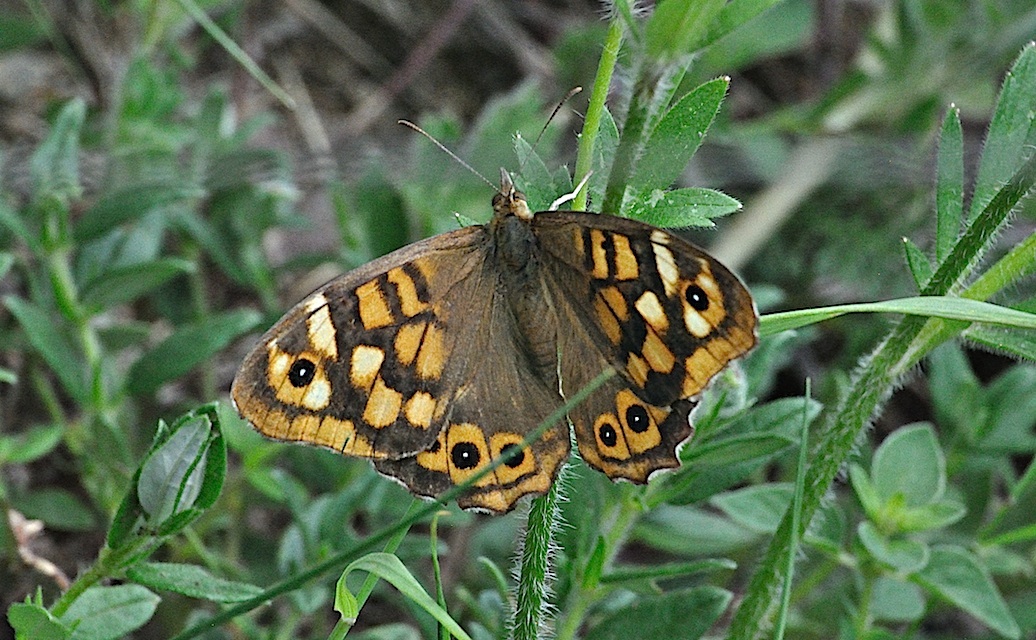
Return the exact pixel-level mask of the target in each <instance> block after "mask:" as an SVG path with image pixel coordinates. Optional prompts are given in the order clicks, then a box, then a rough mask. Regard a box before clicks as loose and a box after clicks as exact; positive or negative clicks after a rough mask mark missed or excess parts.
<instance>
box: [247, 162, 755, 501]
mask: <svg viewBox="0 0 1036 640" xmlns="http://www.w3.org/2000/svg"><path fill="white" fill-rule="evenodd" d="M501 175H502V178H501V187H500V191H499V193H497V194H496V196H494V198H493V216H492V219H491V220H490V221H489V222H488V223H486V224H484V225H473V226H468V227H464V228H461V229H457V230H454V231H450V232H447V233H443V234H440V235H437V236H434V237H432V238H428V239H427V240H423V241H421V242H417V243H414V244H411V245H409V246H406V247H403V248H402V249H399V250H397V251H395V252H393V253H390V254H388V255H386V256H383V257H381V258H378V259H376V260H374V261H372V262H369V263H367V264H365V265H363V266H361V267H359V268H358V269H356V270H354V271H351V272H350V273H347V274H345V275H342V276H340V277H338V278H335V279H333V280H331V281H330V282H328V283H326V284H325V285H323V286H322V287H320V288H319V289H317V290H316V291H315V292H313V293H312V294H310V295H309V296H308V297H307V298H305V299H304V300H302V301H301V302H299V303H298V304H297V305H296V306H295V307H294V308H293V309H291V310H290V311H289V312H288V313H287V314H286V315H285V316H284V317H283V318H282V319H280V320H279V321H278V322H277V323H276V324H274V325H273V327H272V328H270V330H269V331H267V332H266V334H265V335H264V336H263V337H262V338H261V339H260V341H259V343H258V345H256V347H255V348H254V349H253V350H252V352H251V353H250V354H249V355H248V356H247V357H246V358H245V360H244V363H243V364H242V366H241V369H240V371H239V372H238V373H237V376H236V377H235V379H234V382H233V386H232V390H231V395H232V398H233V401H234V403H235V406H236V407H237V410H238V411H239V412H240V413H241V415H242V416H243V417H244V418H245V419H247V420H248V421H249V422H250V423H251V424H252V425H253V426H254V427H255V428H256V429H258V430H259V431H260V432H262V433H263V434H265V435H267V436H269V437H272V438H276V439H279V440H288V441H301V442H307V443H310V444H314V445H320V446H323V447H327V448H330V449H333V450H335V451H338V452H341V453H343V454H346V455H351V456H359V457H364V458H369V459H371V460H372V461H373V463H374V466H375V468H376V469H377V470H378V471H379V472H381V473H382V474H384V475H387V476H389V477H391V478H394V479H396V480H398V481H400V482H402V484H404V485H405V486H406V487H408V488H409V489H410V490H411V491H412V492H413V493H415V494H417V495H420V496H425V497H434V496H438V495H440V494H442V493H443V492H444V491H446V490H448V489H449V488H451V487H453V486H455V485H457V484H460V483H462V482H464V481H465V480H466V479H468V478H471V477H472V476H473V475H474V474H476V473H478V472H479V471H480V469H482V468H484V467H485V466H486V465H488V464H490V462H491V461H492V460H494V459H495V458H498V457H501V456H505V454H506V457H507V459H506V461H505V462H504V463H503V464H501V465H499V466H498V467H497V468H496V469H494V470H493V471H492V472H490V473H488V474H486V475H484V476H483V477H481V478H480V479H479V480H478V481H477V482H475V483H474V484H473V485H472V486H471V487H470V488H468V489H467V490H466V491H465V492H464V493H462V494H461V495H460V496H459V497H458V500H457V502H458V504H459V505H460V506H461V507H463V508H471V509H476V510H484V511H489V512H493V513H505V512H507V511H510V510H511V509H512V508H514V506H515V504H516V502H517V501H518V500H519V499H520V498H521V497H523V496H525V495H529V494H543V493H545V492H546V491H547V489H548V488H549V487H550V485H551V483H552V482H553V481H554V479H555V477H556V475H557V473H558V470H559V469H560V468H561V466H562V465H563V464H564V463H565V461H566V460H567V459H568V457H569V450H570V440H571V438H570V428H569V422H570V423H571V425H572V429H574V434H575V442H576V445H577V448H578V451H579V455H580V456H581V457H582V459H583V460H584V461H585V462H586V463H587V464H589V465H590V466H591V467H594V468H596V469H599V470H600V471H603V472H604V473H605V474H607V475H608V476H609V477H610V478H612V479H618V478H624V479H627V480H630V481H633V482H636V483H644V482H647V480H648V478H649V477H650V476H651V474H652V473H654V472H655V471H658V470H661V469H669V468H674V467H677V466H679V464H680V460H679V457H678V455H677V448H678V447H679V446H680V445H681V443H683V442H684V441H685V440H688V439H689V438H690V437H691V435H692V434H693V432H694V427H693V426H692V425H691V423H690V417H689V416H690V412H691V410H692V409H693V408H694V406H695V402H696V398H697V397H698V395H699V394H700V393H701V391H702V390H703V389H704V388H705V387H706V385H707V384H708V383H709V381H710V379H712V378H713V377H714V376H715V375H716V374H717V373H718V372H719V371H720V370H722V369H723V368H724V367H725V366H726V365H727V364H728V363H729V362H730V361H732V360H734V359H735V358H738V357H739V356H741V355H743V354H745V353H746V352H748V351H749V350H750V349H751V348H752V347H753V346H754V345H755V343H756V340H757V338H756V333H757V329H756V327H757V323H758V317H757V313H756V310H755V305H754V303H753V302H752V298H751V296H750V295H749V293H748V291H747V290H746V289H745V287H744V285H743V284H742V283H741V282H740V281H739V280H738V278H737V277H736V276H735V275H734V274H732V273H731V272H730V271H729V270H728V269H727V268H726V267H724V266H723V265H722V264H720V263H719V262H718V261H717V260H716V259H715V258H713V257H712V256H710V255H709V254H707V253H705V252H704V251H702V250H701V249H699V248H697V247H695V246H694V245H692V244H691V243H689V242H687V241H685V240H683V239H681V238H680V237H678V236H676V235H674V234H672V233H670V232H668V231H665V230H662V229H659V228H656V227H653V226H651V225H648V224H645V223H642V222H638V221H635V220H631V219H626V218H619V217H616V216H610V215H600V214H594V213H582V212H575V211H543V212H538V213H533V212H532V211H531V210H530V208H529V206H528V204H527V202H526V200H525V196H524V195H523V194H522V193H521V192H519V191H517V190H516V189H515V187H514V185H513V183H512V181H511V178H510V176H509V175H508V174H507V173H506V172H504V171H501ZM608 368H614V369H615V370H616V371H617V375H615V376H613V377H612V378H610V379H609V380H608V381H606V382H605V383H604V384H603V385H602V386H600V387H598V388H597V389H596V390H594V391H593V392H592V393H591V394H590V395H589V397H588V398H587V399H586V400H585V401H583V402H581V403H579V404H577V405H575V406H574V408H571V409H570V410H569V411H568V415H567V420H566V419H562V420H559V421H557V422H556V423H555V424H552V425H550V426H549V427H548V428H547V429H546V430H545V431H544V432H543V434H542V436H540V437H539V438H538V439H536V440H535V441H533V442H532V443H531V444H529V445H528V446H525V447H524V448H521V450H520V451H517V452H516V451H515V449H517V448H519V447H520V446H521V443H522V440H523V438H525V436H526V435H527V434H529V433H530V432H532V431H533V430H535V429H536V428H537V427H538V426H539V425H540V424H541V423H542V422H544V421H545V420H546V419H547V418H548V417H549V416H550V415H551V414H552V413H554V412H556V410H557V409H558V408H559V407H561V406H562V405H563V404H565V399H566V398H570V397H571V396H572V395H573V394H575V393H576V392H578V391H579V390H580V389H582V388H583V387H586V386H587V385H588V384H589V383H590V382H591V381H592V380H594V378H595V377H597V376H598V375H599V374H600V373H601V372H602V371H605V370H607V369H608Z"/></svg>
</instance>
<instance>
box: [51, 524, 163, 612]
mask: <svg viewBox="0 0 1036 640" xmlns="http://www.w3.org/2000/svg"><path fill="white" fill-rule="evenodd" d="M164 541H165V539H164V538H159V537H156V536H141V537H139V538H137V539H136V540H134V541H133V542H131V543H129V544H127V545H125V546H123V547H121V548H119V549H111V548H109V547H105V548H103V549H101V553H100V554H98V556H97V562H95V563H94V564H93V565H92V566H91V567H90V568H89V569H87V570H86V572H84V573H83V574H81V575H80V576H79V577H78V578H76V579H75V581H74V582H72V584H71V585H70V586H69V587H68V589H67V590H66V591H65V592H64V593H63V594H61V597H60V598H58V599H57V600H56V601H55V602H54V604H53V606H51V608H50V613H51V614H53V615H54V617H55V618H60V617H61V616H63V615H64V614H65V612H66V611H68V608H69V607H70V606H72V603H73V602H75V601H76V599H77V598H79V596H81V595H83V592H85V591H86V590H87V589H89V588H90V587H92V586H94V585H95V584H97V583H98V582H100V581H101V580H103V579H105V578H107V577H110V576H112V575H115V574H116V573H118V572H119V571H121V570H122V569H123V568H124V567H125V566H126V565H127V564H128V563H130V562H131V561H132V560H133V559H134V558H138V557H141V556H144V555H148V554H150V553H151V552H153V551H154V550H155V549H157V548H158V547H160V546H161V545H162V543H163V542H164Z"/></svg>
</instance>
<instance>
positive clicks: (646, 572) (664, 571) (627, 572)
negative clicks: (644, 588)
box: [600, 558, 737, 583]
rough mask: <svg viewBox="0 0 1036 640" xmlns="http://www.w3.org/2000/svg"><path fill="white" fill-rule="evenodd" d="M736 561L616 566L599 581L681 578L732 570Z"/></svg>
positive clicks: (709, 560)
mask: <svg viewBox="0 0 1036 640" xmlns="http://www.w3.org/2000/svg"><path fill="white" fill-rule="evenodd" d="M734 569H737V563H736V562H734V561H733V560H728V559H727V558H711V559H709V558H707V559H705V560H695V561H693V562H668V563H665V564H652V565H648V566H644V567H633V566H627V567H617V568H615V569H612V570H611V571H609V572H608V573H606V574H604V575H602V576H601V579H600V582H611V583H616V582H634V581H638V580H659V579H667V578H682V577H686V576H692V575H697V574H702V573H713V572H716V571H733V570H734Z"/></svg>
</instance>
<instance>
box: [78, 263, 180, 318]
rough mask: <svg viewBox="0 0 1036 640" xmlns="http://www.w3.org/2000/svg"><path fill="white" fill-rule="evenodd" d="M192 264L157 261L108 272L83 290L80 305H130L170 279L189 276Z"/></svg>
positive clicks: (98, 306)
mask: <svg viewBox="0 0 1036 640" xmlns="http://www.w3.org/2000/svg"><path fill="white" fill-rule="evenodd" d="M193 271H194V264H193V263H191V262H188V261H187V260H181V259H179V258H161V259H158V260H155V261H153V262H144V263H141V264H135V265H132V266H128V267H120V268H115V269H110V270H108V271H106V272H105V273H103V274H101V275H100V276H99V277H97V278H95V279H93V280H91V281H90V282H89V283H88V284H87V285H86V286H85V287H83V294H82V299H81V300H82V303H83V304H84V305H86V306H88V307H91V308H93V309H97V310H101V309H108V308H110V307H114V306H116V305H119V304H122V303H124V302H132V301H133V300H136V299H137V298H139V297H140V296H142V295H144V294H146V293H148V292H150V291H152V290H154V289H157V288H158V287H160V286H161V285H163V284H165V283H166V282H168V281H169V280H170V279H171V278H173V277H174V276H178V275H180V274H183V273H192V272H193Z"/></svg>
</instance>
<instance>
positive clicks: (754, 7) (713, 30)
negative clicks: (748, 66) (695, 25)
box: [701, 0, 781, 47]
mask: <svg viewBox="0 0 1036 640" xmlns="http://www.w3.org/2000/svg"><path fill="white" fill-rule="evenodd" d="M780 1H781V0H731V1H730V2H727V3H725V4H724V5H723V8H722V9H720V10H719V12H718V13H717V14H716V17H715V19H713V20H712V23H711V24H709V25H708V29H707V31H706V34H705V36H704V37H703V38H702V40H701V46H702V47H706V46H708V45H710V44H712V43H713V42H715V41H717V40H719V39H720V38H722V37H723V36H725V35H727V34H728V33H730V32H732V31H734V30H735V29H737V28H738V27H740V26H742V25H744V24H745V23H746V22H748V21H750V20H752V19H753V18H755V17H757V16H758V15H759V14H761V13H762V12H764V11H766V10H767V9H769V8H770V7H772V6H774V5H775V4H777V3H778V2H780ZM768 17H769V16H768ZM775 18H777V19H779V18H780V17H779V16H775ZM772 39H774V34H769V37H768V38H767V39H764V40H772Z"/></svg>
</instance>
